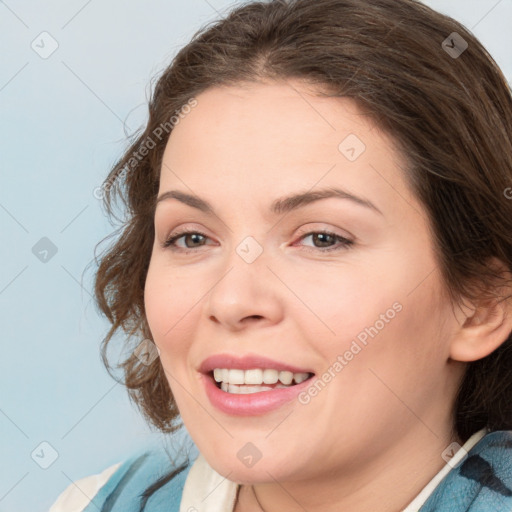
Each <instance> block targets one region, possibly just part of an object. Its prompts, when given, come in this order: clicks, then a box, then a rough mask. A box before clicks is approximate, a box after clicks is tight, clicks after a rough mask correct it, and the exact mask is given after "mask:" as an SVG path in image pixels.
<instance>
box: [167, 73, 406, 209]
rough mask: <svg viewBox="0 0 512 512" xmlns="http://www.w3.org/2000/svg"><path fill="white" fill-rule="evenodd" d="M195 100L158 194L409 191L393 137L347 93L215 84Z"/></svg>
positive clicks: (170, 151)
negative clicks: (340, 189)
mask: <svg viewBox="0 0 512 512" xmlns="http://www.w3.org/2000/svg"><path fill="white" fill-rule="evenodd" d="M196 99H197V105H196V106H195V107H194V108H193V109H191V111H190V112H189V113H188V114H187V115H186V116H185V117H184V118H183V119H181V121H180V122H179V123H178V124H177V125H176V126H175V128H174V129H173V131H172V132H171V135H170V137H169V141H168V143H167V146H166V149H165V153H164V158H163V165H162V172H161V180H160V191H162V190H167V189H169V188H181V189H183V188H184V187H185V188H187V187H188V188H189V189H191V190H194V191H195V192H196V193H198V194H199V193H201V194H202V195H203V194H204V195H206V196H209V197H213V191H215V193H216V194H218V193H219V192H220V189H222V191H224V192H225V193H226V195H228V194H230V193H232V194H235V193H237V194H238V193H242V194H246V195H249V196H258V195H260V194H261V196H262V197H267V198H268V199H269V200H270V199H271V197H270V196H272V197H273V196H276V197H277V196H279V195H282V194H286V193H287V192H289V191H290V189H297V188H301V189H304V188H308V189H309V188H312V187H314V186H315V185H316V184H317V185H318V186H319V187H325V186H343V187H344V188H348V189H349V190H353V191H356V190H357V191H359V192H362V191H364V192H365V193H364V194H363V195H366V196H368V197H369V196H370V195H373V197H374V198H379V197H380V198H381V199H380V202H382V201H386V198H388V199H389V200H392V201H395V202H396V199H397V198H396V194H397V192H398V193H399V191H401V192H403V194H407V191H406V190H405V187H406V185H405V183H404V180H403V176H402V174H401V168H402V167H405V163H404V161H403V158H402V155H400V154H399V153H398V151H397V150H396V147H395V145H394V141H393V140H392V139H391V138H390V137H389V136H388V135H386V134H385V133H384V132H382V131H380V130H379V128H378V127H377V126H376V125H375V124H374V123H373V122H372V121H371V119H370V118H369V117H368V116H367V115H365V114H364V113H363V112H361V111H360V109H359V108H358V106H357V104H356V103H355V102H353V101H352V100H350V99H349V98H333V97H322V96H319V92H318V91H315V90H313V89H312V88H311V87H305V86H304V85H303V84H302V83H299V82H283V83H270V84H261V83H254V84H253V83H250V84H243V85H238V86H229V87H225V86H223V87H214V88H211V89H208V90H206V91H204V92H203V93H201V94H200V95H198V96H197V98H196ZM269 186H271V188H272V190H271V191H270V190H269ZM271 192H272V193H271ZM375 202H379V201H378V200H376V201H375Z"/></svg>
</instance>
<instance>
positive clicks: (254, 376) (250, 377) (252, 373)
mask: <svg viewBox="0 0 512 512" xmlns="http://www.w3.org/2000/svg"><path fill="white" fill-rule="evenodd" d="M262 382H263V370H259V369H254V370H246V371H245V380H244V383H245V384H261V383H262Z"/></svg>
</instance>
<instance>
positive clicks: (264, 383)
mask: <svg viewBox="0 0 512 512" xmlns="http://www.w3.org/2000/svg"><path fill="white" fill-rule="evenodd" d="M208 375H209V376H210V378H211V379H212V380H213V381H214V382H215V385H216V386H217V388H218V389H220V390H222V391H225V392H226V393H231V394H237V395H238V394H240V395H242V394H251V393H260V392H265V391H272V390H273V389H280V388H291V387H293V386H295V385H297V384H300V383H302V382H304V381H306V380H309V379H311V378H312V377H313V376H314V373H307V372H302V373H292V372H290V371H279V370H274V369H269V368H265V369H263V368H253V369H250V370H241V369H235V368H215V369H214V370H212V371H210V372H209V373H208Z"/></svg>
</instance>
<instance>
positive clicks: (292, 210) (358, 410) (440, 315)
mask: <svg viewBox="0 0 512 512" xmlns="http://www.w3.org/2000/svg"><path fill="white" fill-rule="evenodd" d="M196 99H197V106H195V107H194V108H192V109H191V111H190V113H188V114H187V115H186V116H185V117H184V118H183V119H182V120H181V121H180V122H179V124H178V125H177V126H176V127H175V128H174V130H173V131H172V134H171V136H170V139H169V142H168V144H167V147H166V150H165V154H164V159H163V165H162V170H161V180H160V190H159V196H162V195H163V194H167V196H166V197H163V198H162V200H160V201H159V202H158V205H157V208H156V213H155V244H154V247H153V252H152V256H151V262H150V266H149V271H148V275H147V281H146V288H145V305H146V314H147V319H148V322H149V326H150V329H151V332H152V335H153V339H154V341H155V343H156V345H157V346H158V347H159V349H160V357H161V362H162V365H163V367H164V369H165V372H166V375H167V378H168V382H169V384H170V387H171V389H172V393H173V395H174V398H175V400H176V402H177V405H178V407H179V410H180V412H181V416H182V419H183V422H184V424H185V426H186V428H187V430H188V431H189V433H190V435H191V437H192V439H193V440H194V442H195V443H196V445H197V447H198V449H199V450H200V452H201V453H202V454H203V455H204V457H205V458H206V459H207V461H208V462H209V463H210V465H212V466H213V467H214V468H215V469H216V470H217V471H218V472H220V473H222V474H224V475H228V474H229V479H230V480H233V481H239V482H258V481H260V482H263V481H270V480H272V479H277V480H280V481H286V480H290V481H291V480H300V479H303V478H309V479H312V478H316V477H318V478H320V477H321V474H322V473H329V474H334V473H333V472H341V473H343V472H344V471H345V470H347V469H349V471H350V472H351V474H353V473H354V472H357V471H358V470H359V469H360V468H362V467H364V465H365V464H366V463H368V462H369V461H377V460H381V461H387V463H389V458H386V457H385V456H384V455H385V454H387V455H391V454H394V455H395V459H394V460H398V458H399V454H409V453H410V450H411V449H414V448H415V447H416V446H418V443H423V442H425V443H430V442H433V441H435V440H436V438H437V440H438V442H440V443H443V442H445V441H444V440H445V438H446V433H447V431H448V429H449V428H450V427H451V418H452V407H453V397H454V394H455V392H456V388H457V384H458V381H459V379H460V377H461V375H462V370H463V368H462V366H461V365H459V364H458V363H454V362H453V361H451V360H449V350H450V336H451V334H452V333H453V332H454V327H455V326H456V325H458V324H457V323H456V319H455V318H454V316H453V312H452V309H451V307H450V305H449V303H448V299H447V298H446V294H445V293H444V291H443V287H442V284H441V281H440V273H439V271H438V268H437V266H436V260H435V257H434V251H433V241H432V238H431V233H430V232H429V228H428V224H427V218H426V215H425V213H424V209H423V208H422V206H420V204H419V203H418V201H417V200H416V199H415V197H413V195H412V194H411V192H410V191H409V190H408V188H407V186H406V183H405V181H404V176H403V174H402V173H404V172H406V171H405V162H404V161H402V160H401V158H400V155H399V154H398V153H397V152H396V150H395V148H394V146H393V142H392V140H391V139H390V138H388V137H387V136H386V135H385V134H384V133H382V132H381V131H379V129H378V128H377V127H376V126H375V125H374V124H372V122H371V121H370V120H369V119H368V117H367V116H365V115H363V114H362V113H361V112H360V111H359V110H358V109H357V107H356V105H355V104H354V103H353V102H352V101H351V100H349V99H347V98H341V99H340V98H326V97H323V98H322V97H318V96H316V95H314V94H312V93H310V92H308V90H307V89H305V87H304V86H303V85H301V83H299V82H288V83H279V84H251V85H247V86H237V87H234V86H232V87H223V88H212V89H209V90H207V91H205V92H204V93H202V94H200V95H199V96H198V97H197V98H196ZM334 190H338V191H344V192H346V193H347V194H351V195H353V196H354V197H355V198H357V199H354V198H350V196H348V195H347V196H345V197H343V196H342V195H337V196H335V195H331V194H328V192H329V191H334ZM171 191H175V192H179V194H174V197H172V195H171V194H168V193H169V192H171ZM302 195H304V196H303V197H302ZM191 196H197V199H195V198H194V199H192V198H191ZM292 197H298V198H297V199H287V198H292ZM205 203H208V205H209V206H210V207H211V210H210V209H209V208H207V207H206V206H205ZM183 230H187V231H190V232H192V233H196V234H191V235H188V236H179V237H178V238H177V239H175V241H174V244H173V245H170V246H168V247H163V245H164V244H165V242H166V240H168V239H169V238H172V237H173V236H175V235H179V233H181V232H182V231H183ZM325 232H327V234H326V233H325ZM345 239H346V240H348V241H349V242H348V243H347V242H346V241H344V240H345ZM212 356H218V359H210V360H209V361H207V358H211V357H212ZM250 356H253V357H254V358H255V359H253V360H250V359H247V358H248V357H250ZM260 357H264V358H266V359H265V361H262V360H258V358H260ZM244 358H245V360H244V361H239V359H244ZM205 365H206V366H205ZM211 368H218V369H219V370H217V371H216V376H217V377H218V378H222V379H223V380H228V381H230V383H231V384H230V385H228V384H225V385H223V388H224V389H226V386H228V387H227V389H228V391H223V390H222V389H220V388H217V384H216V383H215V380H214V378H212V377H211V375H210V372H208V370H210V369H211ZM222 369H225V370H230V369H233V370H237V369H238V370H243V369H247V370H249V369H255V370H256V371H249V372H241V371H234V372H230V371H222ZM203 370H204V372H203ZM258 370H261V371H258ZM263 370H267V371H266V372H263ZM290 370H291V371H292V373H295V374H304V373H306V374H311V373H313V374H314V376H313V377H312V378H310V379H309V380H307V381H303V382H301V383H300V384H294V382H295V381H292V385H291V386H290V387H286V388H284V387H278V388H276V385H277V384H271V382H272V380H275V379H276V378H280V380H279V382H281V381H282V384H281V385H282V386H284V385H286V384H288V382H289V377H290V374H289V373H288V372H289V371H290ZM206 372H208V373H206ZM280 372H284V373H282V374H281V373H280ZM304 377H305V375H298V376H297V375H295V378H296V380H297V381H300V380H301V378H304ZM263 378H265V379H266V380H265V382H266V383H267V384H268V386H267V385H266V384H265V382H263V384H262V386H264V387H267V388H271V389H265V390H261V388H260V387H258V386H257V385H256V384H255V385H254V386H255V387H253V386H249V385H248V384H247V385H245V384H244V387H242V386H239V385H237V384H236V383H237V382H238V383H240V382H241V381H240V380H237V379H247V380H248V381H249V382H254V383H258V382H259V383H261V382H262V380H261V379H263ZM287 378H288V380H287ZM252 379H254V380H252ZM244 382H245V380H244ZM245 386H249V388H246V387H245ZM240 390H242V391H250V392H249V393H244V394H238V393H236V391H240ZM404 450H405V451H404ZM441 462H442V461H441ZM383 464H385V462H383ZM341 473H340V474H341Z"/></svg>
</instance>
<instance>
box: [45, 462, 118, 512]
mask: <svg viewBox="0 0 512 512" xmlns="http://www.w3.org/2000/svg"><path fill="white" fill-rule="evenodd" d="M120 465H121V463H118V464H114V465H113V466H110V467H108V468H107V469H105V470H104V471H102V472H101V473H98V474H96V475H91V476H87V477H85V478H81V479H80V480H77V481H76V482H73V483H71V484H69V485H68V487H67V488H66V489H65V490H64V491H63V492H62V493H61V494H60V495H59V497H58V498H57V501H56V502H55V503H54V504H53V505H52V506H51V508H50V510H49V511H48V512H82V511H83V510H84V509H85V507H87V505H89V503H90V502H91V500H92V499H93V498H94V496H95V495H96V494H97V492H98V491H99V490H100V489H101V488H102V487H103V486H104V485H105V484H106V483H107V481H108V479H109V478H110V477H111V476H112V475H113V474H114V472H115V471H116V469H117V468H118V467H119V466H120Z"/></svg>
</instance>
